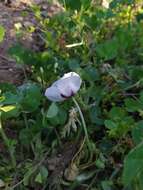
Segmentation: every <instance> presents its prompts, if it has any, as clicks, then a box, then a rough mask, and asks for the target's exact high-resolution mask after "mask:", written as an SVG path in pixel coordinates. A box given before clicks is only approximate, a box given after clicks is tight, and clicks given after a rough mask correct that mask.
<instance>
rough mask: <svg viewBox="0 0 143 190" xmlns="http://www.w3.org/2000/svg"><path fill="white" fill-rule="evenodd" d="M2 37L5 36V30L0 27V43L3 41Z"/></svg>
mask: <svg viewBox="0 0 143 190" xmlns="http://www.w3.org/2000/svg"><path fill="white" fill-rule="evenodd" d="M4 36H5V29H4V27H3V26H0V42H2V41H3V39H4Z"/></svg>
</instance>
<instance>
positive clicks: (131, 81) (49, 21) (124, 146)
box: [0, 0, 143, 190]
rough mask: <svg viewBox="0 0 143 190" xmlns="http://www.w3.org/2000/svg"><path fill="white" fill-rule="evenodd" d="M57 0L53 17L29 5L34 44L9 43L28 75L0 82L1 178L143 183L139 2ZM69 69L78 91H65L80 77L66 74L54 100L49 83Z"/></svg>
mask: <svg viewBox="0 0 143 190" xmlns="http://www.w3.org/2000/svg"><path fill="white" fill-rule="evenodd" d="M51 3H52V2H51ZM59 3H60V4H61V6H62V7H63V8H62V11H60V12H59V13H57V14H55V15H53V16H52V17H50V16H48V12H43V11H42V8H41V7H40V6H37V5H32V6H31V11H32V12H33V14H34V15H35V18H36V20H37V22H38V24H37V26H35V27H34V26H27V28H26V32H28V33H30V34H31V35H35V34H36V39H35V41H36V43H38V49H37V50H32V49H27V48H24V47H23V46H22V45H21V44H20V43H17V44H15V45H14V46H12V47H11V48H10V49H9V55H10V56H11V57H12V58H14V59H15V60H16V62H17V64H19V65H20V66H21V67H23V70H24V73H25V78H24V80H23V84H22V85H20V86H15V85H12V84H7V83H2V84H0V135H1V139H0V146H2V147H3V148H2V152H1V154H0V186H1V188H2V189H11V190H12V189H16V190H30V189H34V190H44V189H45V190H50V189H51V190H54V189H55V190H59V189H61V190H84V189H86V190H122V189H123V190H142V189H143V181H142V176H143V143H142V140H143V65H142V61H143V3H142V1H140V0H113V1H110V4H109V7H108V6H103V4H102V3H100V2H97V1H91V0H80V1H75V0H72V1H71V0H63V1H62V0H61V1H59ZM23 15H25V16H26V14H25V13H23ZM17 26H18V25H17ZM17 33H18V36H21V35H22V33H23V30H22V29H21V27H17ZM4 35H5V29H4V27H2V26H1V27H0V41H2V40H3V38H4ZM70 72H72V73H76V74H74V75H76V76H79V77H80V79H81V81H82V83H81V84H80V85H79V86H78V89H77V90H76V93H73V92H74V91H72V93H71V94H70V95H66V94H64V92H65V93H67V92H69V89H70V90H71V86H72V87H73V85H75V86H76V84H74V83H72V82H69V83H70V85H71V86H70V85H69V86H70V87H69V86H68V87H67V88H66V85H67V83H62V84H63V85H62V86H60V88H59V89H58V90H60V93H61V92H62V95H61V94H60V98H61V99H58V100H59V101H57V96H58V95H57V94H56V95H55V93H57V91H56V92H55V91H54V92H52V95H51V96H52V98H49V95H47V97H48V98H49V99H50V100H49V99H48V98H47V97H46V96H45V95H46V94H45V91H46V89H47V88H48V87H50V86H51V85H52V84H53V83H54V82H55V81H57V80H61V77H63V76H65V75H64V74H66V73H70ZM69 75H70V74H68V76H69ZM56 87H57V86H56ZM72 90H73V89H72ZM78 90H79V91H78ZM77 91H78V92H77ZM53 97H54V98H53ZM55 97H56V99H55ZM58 97H59V96H58ZM61 100H62V101H61Z"/></svg>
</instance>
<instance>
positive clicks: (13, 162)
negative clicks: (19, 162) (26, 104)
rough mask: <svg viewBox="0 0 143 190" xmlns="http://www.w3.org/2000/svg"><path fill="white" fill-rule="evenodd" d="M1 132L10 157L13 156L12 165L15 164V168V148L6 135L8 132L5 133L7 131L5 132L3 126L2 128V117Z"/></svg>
mask: <svg viewBox="0 0 143 190" xmlns="http://www.w3.org/2000/svg"><path fill="white" fill-rule="evenodd" d="M0 134H1V136H2V139H3V141H4V143H5V145H6V146H7V148H8V152H9V155H10V158H11V162H12V166H13V168H15V166H16V159H15V156H14V154H13V150H12V148H11V146H10V145H9V139H8V137H7V136H6V134H5V132H4V130H3V128H2V122H1V118H0Z"/></svg>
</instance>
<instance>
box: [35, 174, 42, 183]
mask: <svg viewBox="0 0 143 190" xmlns="http://www.w3.org/2000/svg"><path fill="white" fill-rule="evenodd" d="M35 182H38V183H42V182H43V181H42V175H41V173H40V172H39V173H38V174H37V176H36V178H35Z"/></svg>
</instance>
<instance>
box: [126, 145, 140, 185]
mask: <svg viewBox="0 0 143 190" xmlns="http://www.w3.org/2000/svg"><path fill="white" fill-rule="evenodd" d="M141 172H143V143H140V144H139V145H137V146H136V147H135V148H134V149H133V150H131V151H130V152H129V154H128V155H127V156H126V158H125V160H124V169H123V176H122V177H123V183H124V185H126V186H127V185H129V184H130V183H131V182H134V180H136V179H137V177H139V176H140V174H141Z"/></svg>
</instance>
